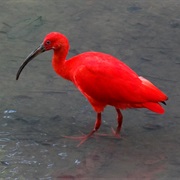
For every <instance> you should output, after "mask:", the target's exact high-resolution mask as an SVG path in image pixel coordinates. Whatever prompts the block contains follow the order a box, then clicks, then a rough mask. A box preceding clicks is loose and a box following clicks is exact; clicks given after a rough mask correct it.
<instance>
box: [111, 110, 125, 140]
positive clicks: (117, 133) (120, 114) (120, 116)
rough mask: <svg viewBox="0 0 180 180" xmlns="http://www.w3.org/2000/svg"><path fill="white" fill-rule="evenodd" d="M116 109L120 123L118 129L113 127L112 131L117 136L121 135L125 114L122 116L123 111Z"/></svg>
mask: <svg viewBox="0 0 180 180" xmlns="http://www.w3.org/2000/svg"><path fill="white" fill-rule="evenodd" d="M116 111H117V123H118V125H117V128H116V131H115V130H114V129H113V128H112V131H113V134H114V135H115V136H116V137H120V131H121V127H122V122H123V116H122V113H121V111H120V110H119V109H118V108H116Z"/></svg>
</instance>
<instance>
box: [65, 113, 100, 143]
mask: <svg viewBox="0 0 180 180" xmlns="http://www.w3.org/2000/svg"><path fill="white" fill-rule="evenodd" d="M100 126H101V113H97V119H96V122H95V125H94V128H93V130H92V131H91V132H90V133H89V134H87V135H85V136H80V137H71V136H70V137H69V136H64V137H66V138H71V139H80V140H81V141H80V143H79V144H78V145H77V146H80V145H81V144H83V143H84V142H85V141H86V140H87V139H88V138H89V137H91V136H92V135H93V134H94V133H95V132H96V131H97V130H98V129H99V127H100Z"/></svg>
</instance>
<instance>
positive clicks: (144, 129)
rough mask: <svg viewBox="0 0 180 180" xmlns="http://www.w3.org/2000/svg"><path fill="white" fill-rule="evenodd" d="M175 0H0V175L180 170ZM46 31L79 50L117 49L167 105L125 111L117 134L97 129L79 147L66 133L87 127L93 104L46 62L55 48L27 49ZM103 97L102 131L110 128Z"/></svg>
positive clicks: (149, 175)
mask: <svg viewBox="0 0 180 180" xmlns="http://www.w3.org/2000/svg"><path fill="white" fill-rule="evenodd" d="M179 7H180V2H179V0H164V1H161V2H157V1H155V0H152V1H150V2H145V1H142V0H139V1H135V2H134V1H133V0H127V1H119V0H114V1H112V2H110V1H108V0H104V1H98V2H97V1H95V0H86V1H83V0H76V1H73V0H66V1H50V2H49V1H43V3H42V2H38V1H34V0H28V1H9V0H7V1H4V2H1V6H0V10H1V17H0V38H1V46H0V52H1V58H0V61H1V66H0V80H1V84H0V88H1V93H0V101H1V106H0V115H1V118H0V120H1V123H0V161H1V164H0V179H41V180H42V179H43V180H45V179H80V178H84V179H97V178H102V179H128V180H130V179H146V180H154V179H158V180H159V179H160V180H164V179H165V180H166V179H167V180H169V179H178V178H179V177H180V170H179V164H180V158H179V157H180V140H179V139H180V138H179V137H180V123H179V122H180V113H179V106H180V91H179V89H180V81H179V69H180V67H179V66H180V55H179V41H180V12H179ZM51 31H59V32H62V33H64V34H65V35H66V36H67V37H68V38H69V41H70V45H71V50H70V52H69V55H68V57H72V56H74V55H76V54H78V53H81V52H84V51H91V50H93V51H100V52H106V53H109V54H112V55H114V56H116V57H117V58H119V59H121V60H122V61H124V62H125V63H126V64H128V65H129V66H130V67H131V68H132V69H134V70H135V71H136V72H137V73H138V74H139V75H142V76H144V77H145V78H147V79H149V80H150V81H152V82H153V83H154V84H155V85H157V86H158V87H159V88H160V89H162V90H163V91H164V92H165V93H166V94H167V95H168V96H169V100H168V102H167V106H165V109H166V113H165V114H163V115H157V114H154V113H152V112H150V111H148V110H145V109H141V110H140V109H139V110H126V111H123V115H124V124H123V129H122V137H123V138H122V139H121V140H119V139H116V138H113V137H99V136H94V137H93V138H90V139H89V140H88V141H87V142H86V143H84V144H83V145H82V146H80V147H79V148H77V147H76V145H77V144H78V141H73V140H70V139H65V138H63V137H62V136H63V135H69V136H73V135H77V136H78V135H80V134H81V132H82V133H88V132H89V131H90V130H91V129H92V127H93V125H94V122H95V116H96V115H95V113H94V111H93V110H92V108H91V106H90V105H89V103H88V102H87V101H86V99H85V98H84V97H83V96H82V95H81V94H80V93H79V92H78V90H77V89H76V88H75V87H74V86H73V85H72V84H71V83H70V82H67V81H65V80H63V79H62V78H61V77H58V76H57V75H56V74H55V72H54V71H53V69H52V66H51V56H52V52H47V53H44V54H42V55H41V56H38V57H37V58H36V59H34V60H33V61H32V62H31V63H30V64H29V65H28V66H27V67H26V68H25V69H24V71H23V73H22V74H21V77H20V79H19V81H16V80H15V75H16V72H17V70H18V68H19V66H20V64H21V63H22V62H23V60H24V59H25V57H26V56H27V55H28V54H29V53H30V52H31V51H32V50H34V49H35V48H36V47H37V46H38V45H39V44H40V43H41V42H42V40H43V37H44V36H45V35H46V34H47V33H48V32H51ZM115 115H116V114H115V111H114V109H113V108H112V107H107V108H106V110H105V111H104V113H103V124H102V126H101V128H100V131H99V133H107V134H111V127H115V126H116V119H115V118H116V116H115Z"/></svg>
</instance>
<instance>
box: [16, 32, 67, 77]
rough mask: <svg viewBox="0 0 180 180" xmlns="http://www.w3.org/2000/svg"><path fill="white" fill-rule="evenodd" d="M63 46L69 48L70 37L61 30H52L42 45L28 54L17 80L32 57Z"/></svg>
mask: <svg viewBox="0 0 180 180" xmlns="http://www.w3.org/2000/svg"><path fill="white" fill-rule="evenodd" d="M61 48H65V49H66V50H68V49H69V43H68V39H67V38H66V36H64V35H63V34H61V33H59V32H51V33H49V34H47V35H46V36H45V38H44V40H43V43H42V44H40V46H39V47H38V48H37V49H35V50H34V51H33V52H31V53H30V54H29V55H28V56H27V58H26V59H25V61H24V62H23V63H22V65H21V66H20V68H19V70H18V72H17V74H16V80H18V79H19V76H20V74H21V72H22V70H23V69H24V67H25V66H26V65H27V64H28V63H29V62H30V61H31V60H32V59H34V58H35V57H36V56H37V55H39V54H41V53H43V52H45V51H49V50H51V49H53V50H54V51H56V50H59V49H61Z"/></svg>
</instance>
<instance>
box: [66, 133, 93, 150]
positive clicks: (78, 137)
mask: <svg viewBox="0 0 180 180" xmlns="http://www.w3.org/2000/svg"><path fill="white" fill-rule="evenodd" d="M82 134H83V133H82ZM93 134H94V131H91V132H90V133H89V134H87V135H85V134H83V135H82V136H63V137H65V138H68V139H74V140H80V143H79V144H78V145H77V147H79V146H80V145H82V144H83V143H84V142H85V141H87V140H88V139H89V138H90V137H92V135H93Z"/></svg>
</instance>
